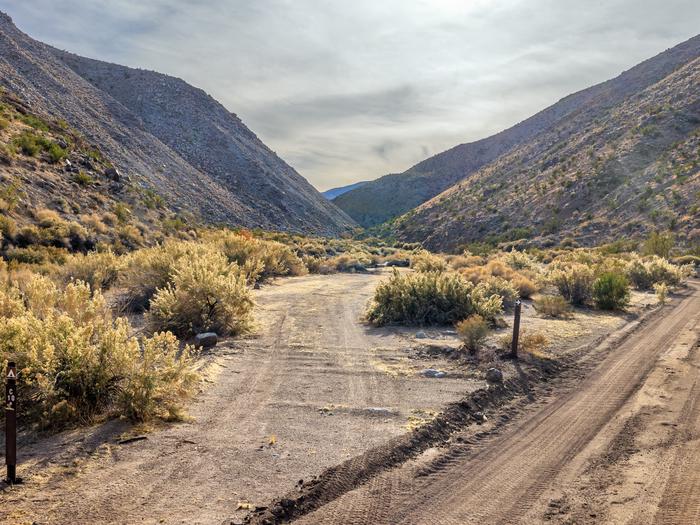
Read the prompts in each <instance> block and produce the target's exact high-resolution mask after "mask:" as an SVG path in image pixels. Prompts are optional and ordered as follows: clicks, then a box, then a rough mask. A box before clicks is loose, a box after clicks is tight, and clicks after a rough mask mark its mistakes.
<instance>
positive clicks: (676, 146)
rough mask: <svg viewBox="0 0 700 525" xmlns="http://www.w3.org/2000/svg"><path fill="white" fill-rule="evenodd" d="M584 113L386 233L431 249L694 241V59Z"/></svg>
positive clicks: (697, 134) (697, 122)
mask: <svg viewBox="0 0 700 525" xmlns="http://www.w3.org/2000/svg"><path fill="white" fill-rule="evenodd" d="M590 113H591V112H590V111H587V110H581V111H579V112H576V113H573V114H571V115H570V116H568V117H567V118H565V119H562V120H561V121H560V122H559V123H557V125H555V126H553V127H552V128H551V129H550V130H548V131H547V132H545V133H542V134H540V135H539V136H538V137H537V138H535V139H534V140H531V141H529V142H527V143H525V144H523V145H521V146H518V147H516V148H515V149H514V150H513V151H511V152H510V153H508V154H507V155H504V156H502V157H500V158H498V159H497V160H495V161H494V162H492V163H491V164H489V165H487V166H485V167H483V168H482V169H480V170H479V171H477V172H475V173H474V174H472V175H471V176H470V177H467V178H465V179H464V180H463V181H462V182H460V183H459V184H457V185H456V186H454V187H452V188H450V189H449V190H447V191H445V192H444V193H442V194H440V195H438V196H437V197H435V198H434V199H432V200H431V201H429V202H427V203H425V204H424V205H422V206H420V207H419V208H417V209H416V210H414V211H411V212H409V213H407V214H405V215H404V216H402V217H400V218H399V219H397V220H396V221H395V223H394V225H393V228H394V233H395V234H396V235H397V236H398V237H399V238H401V239H403V240H409V241H421V242H423V243H424V244H425V245H426V246H429V247H432V248H439V249H457V248H459V247H460V246H461V245H464V244H467V243H470V242H473V241H480V240H484V239H486V240H491V241H494V242H498V241H514V240H517V239H532V238H539V240H538V243H539V244H547V243H548V242H556V241H559V240H561V239H563V238H565V237H572V238H574V239H575V240H576V241H578V242H581V243H586V244H594V243H601V242H604V241H609V240H616V239H624V238H635V237H640V236H643V235H646V234H647V233H648V232H649V231H652V230H656V229H664V230H665V229H670V230H672V231H675V232H676V233H677V235H678V237H680V238H681V239H685V240H690V241H692V242H700V207H699V206H700V58H696V59H695V60H693V61H691V62H689V63H688V64H686V65H685V66H683V67H681V68H679V69H678V70H676V71H674V72H672V73H670V74H669V75H668V76H667V77H666V78H664V79H662V80H661V81H660V82H658V83H656V84H654V85H652V86H650V87H649V88H647V89H646V90H644V91H642V92H640V93H638V94H634V95H632V96H629V97H628V98H627V99H626V100H624V101H623V102H621V103H619V104H617V105H616V106H614V107H611V108H608V109H606V110H605V111H604V112H601V111H596V114H595V117H593V118H591V114H590ZM521 242H527V241H524V240H523V241H521Z"/></svg>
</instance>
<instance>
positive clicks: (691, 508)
mask: <svg viewBox="0 0 700 525" xmlns="http://www.w3.org/2000/svg"><path fill="white" fill-rule="evenodd" d="M699 354H700V352H698V348H697V346H696V347H695V348H694V349H693V351H692V354H691V358H692V359H693V362H692V365H693V368H694V372H695V380H694V382H693V385H692V387H691V389H690V392H689V394H688V400H687V401H686V403H685V406H684V407H683V412H682V413H683V416H682V417H681V418H680V419H679V421H678V426H679V427H680V428H679V429H678V431H677V434H676V436H675V439H674V441H675V442H676V443H678V445H679V447H678V450H677V451H676V454H675V458H674V461H673V464H672V466H671V474H670V477H669V479H668V482H667V483H666V490H665V491H664V494H663V497H662V499H661V502H660V504H659V510H658V512H657V513H656V516H655V520H654V522H655V523H657V524H659V525H696V524H698V523H700V453H699V450H700V379H699V378H698V375H700V359H698V355H699Z"/></svg>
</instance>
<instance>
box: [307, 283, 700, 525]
mask: <svg viewBox="0 0 700 525" xmlns="http://www.w3.org/2000/svg"><path fill="white" fill-rule="evenodd" d="M699 323H700V292H699V291H698V285H697V283H696V284H694V285H693V287H692V288H691V290H690V291H689V292H688V294H687V295H686V296H685V297H684V298H681V299H677V300H676V301H675V304H674V305H672V306H667V307H665V308H664V310H663V311H662V312H660V313H659V314H658V315H655V316H651V317H649V318H647V319H646V320H645V321H644V322H642V323H641V325H640V326H639V327H638V328H637V329H636V330H635V331H631V332H630V333H629V335H628V336H627V337H626V338H625V339H622V338H620V339H619V340H618V341H619V342H615V341H605V342H603V343H602V344H601V345H599V346H598V347H597V348H595V349H593V350H592V351H591V352H590V353H588V354H587V356H586V357H585V358H584V362H587V363H588V365H589V367H590V370H588V371H587V370H586V368H587V367H586V366H584V363H582V366H581V367H580V369H579V371H576V370H573V371H570V372H569V374H568V377H562V378H561V379H560V380H559V381H558V382H556V384H555V385H554V388H551V386H549V387H547V388H538V389H537V391H536V394H537V396H536V397H539V400H538V401H537V402H535V403H533V404H531V405H530V407H529V408H527V409H526V410H524V411H522V412H521V413H520V414H518V416H517V417H516V418H514V419H513V420H509V421H508V422H506V423H503V424H493V425H490V428H480V429H479V430H478V431H477V433H476V434H475V431H474V429H471V428H468V429H465V431H464V436H463V437H459V436H458V439H455V440H453V444H452V445H451V446H449V447H447V448H446V449H440V450H436V449H431V450H428V451H427V452H426V453H424V454H423V455H422V456H421V457H420V458H418V459H416V460H414V461H409V462H407V463H405V464H403V465H402V466H401V467H400V468H394V469H391V470H387V471H386V472H384V473H382V474H380V475H378V476H376V477H375V478H373V479H372V480H370V482H368V483H366V484H364V485H362V486H359V487H358V488H356V489H355V490H352V491H350V492H347V493H345V494H344V495H342V496H340V497H339V498H337V499H336V500H335V501H332V502H330V503H328V504H326V505H325V506H322V507H321V508H319V509H317V510H316V511H314V512H312V513H309V514H307V515H306V516H303V517H302V518H301V519H299V520H298V522H299V523H309V524H319V523H332V524H340V523H342V524H370V523H371V524H399V523H406V524H422V523H426V524H428V523H440V524H453V523H454V524H468V523H479V524H484V523H489V524H490V523H522V524H531V523H571V524H573V523H629V524H638V523H674V524H681V525H685V524H690V523H700V496H699V495H698V494H700V492H699V491H698V488H700V454H698V448H697V447H698V442H699V439H700V427H699V421H700V418H699V417H698V416H699V415H700V413H699V412H698V410H699V408H698V407H700V380H699V379H698V365H699V364H700V361H698V349H697V342H698V338H699V336H700V324H699ZM620 337H622V336H620ZM490 415H491V416H492V420H493V421H497V416H498V414H490ZM507 419H509V418H507Z"/></svg>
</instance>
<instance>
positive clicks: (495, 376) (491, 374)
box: [486, 368, 503, 383]
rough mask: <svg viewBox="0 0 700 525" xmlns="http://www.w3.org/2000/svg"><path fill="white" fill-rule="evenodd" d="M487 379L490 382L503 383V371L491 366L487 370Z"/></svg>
mask: <svg viewBox="0 0 700 525" xmlns="http://www.w3.org/2000/svg"><path fill="white" fill-rule="evenodd" d="M486 381H488V382H489V383H503V372H501V371H500V370H499V369H498V368H489V369H488V370H487V371H486Z"/></svg>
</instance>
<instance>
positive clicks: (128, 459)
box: [0, 274, 479, 525]
mask: <svg viewBox="0 0 700 525" xmlns="http://www.w3.org/2000/svg"><path fill="white" fill-rule="evenodd" d="M381 278H382V275H381V274H378V275H349V274H338V275H333V276H304V277H298V278H290V279H284V280H280V281H278V282H275V283H273V284H270V285H267V286H264V287H263V288H262V289H261V290H259V291H256V292H255V294H256V300H257V302H258V305H257V307H256V311H255V316H256V319H257V322H258V324H259V327H258V334H257V335H256V336H255V337H250V338H246V339H237V340H232V341H224V342H222V344H220V345H219V347H217V348H216V349H214V351H213V353H212V358H211V359H212V365H211V367H210V370H211V371H216V373H215V374H213V375H212V376H211V377H210V379H209V382H210V385H209V386H207V387H206V388H205V390H204V391H203V392H202V393H201V394H200V395H198V396H197V398H196V400H195V401H194V403H193V404H192V406H191V407H190V410H189V412H190V414H191V415H192V416H193V420H192V421H189V422H185V423H180V424H177V425H173V426H166V427H165V428H162V429H160V430H155V431H153V432H150V433H148V434H147V436H148V439H147V440H143V441H139V442H136V443H133V444H129V445H124V446H119V445H116V444H115V443H114V434H111V435H110V436H111V437H110V438H108V441H106V444H105V445H103V447H102V448H99V450H98V452H97V453H94V454H93V453H89V454H90V455H89V456H86V457H84V458H82V459H81V461H80V464H79V465H76V466H75V468H72V467H70V468H68V469H67V468H66V467H68V463H67V462H69V461H71V460H72V459H71V456H70V455H65V454H59V453H57V452H56V451H58V450H60V448H61V443H60V441H61V440H66V439H75V438H80V436H81V435H82V434H81V432H80V431H76V432H75V433H73V434H71V435H70V436H68V435H66V436H61V435H58V436H54V437H51V438H48V440H47V441H43V439H44V438H41V439H39V440H38V442H37V443H36V444H35V445H33V447H32V448H33V451H32V452H30V451H29V449H23V451H22V452H23V453H24V454H26V455H25V457H27V456H28V455H29V454H30V453H31V454H34V455H35V456H34V457H36V458H39V460H38V461H35V464H37V465H39V464H41V465H42V467H41V472H36V476H34V475H33V473H32V472H28V473H22V475H24V476H26V479H27V480H28V482H27V484H25V485H24V486H23V487H22V488H21V490H17V491H12V492H11V493H7V494H0V522H3V520H4V519H6V514H5V511H4V509H5V508H7V507H8V506H9V505H12V507H13V508H14V509H16V510H17V511H18V512H21V515H22V516H26V519H25V520H23V521H26V522H29V523H31V522H32V521H35V522H37V523H38V524H41V525H46V524H54V523H55V524H67V523H70V524H71V525H74V524H90V525H92V524H107V523H109V524H132V523H149V524H150V523H153V524H155V523H168V524H171V523H186V524H188V525H189V524H198V523H201V524H211V523H221V522H222V521H224V520H226V519H228V518H231V517H233V516H239V517H240V516H241V515H242V514H244V513H245V512H246V510H240V511H238V512H237V511H236V509H237V506H238V503H239V502H246V501H248V502H250V503H251V504H253V505H256V504H260V503H262V502H264V501H268V500H269V499H270V498H272V497H273V496H274V494H275V493H276V492H277V491H279V490H285V491H286V490H291V489H292V488H293V487H294V486H295V485H296V484H297V481H298V480H299V479H300V478H306V479H308V478H310V477H312V475H313V474H314V473H317V472H320V471H323V470H324V469H325V468H328V467H329V466H332V465H334V464H337V463H339V462H342V461H344V460H345V459H347V458H349V457H354V456H357V455H359V454H360V453H361V452H362V451H364V450H366V449H367V448H370V447H373V446H377V445H379V444H380V443H383V442H385V441H387V440H388V439H391V438H392V436H397V435H400V434H404V433H405V428H404V425H405V423H406V419H407V417H408V415H409V414H410V413H411V411H412V410H414V409H421V410H439V409H440V408H442V407H443V406H444V405H446V404H447V403H450V402H453V401H455V400H457V399H459V398H460V397H461V396H462V395H463V393H464V392H465V391H469V390H473V389H474V388H475V385H478V384H479V383H478V382H476V381H474V380H471V379H467V378H449V379H445V380H441V381H434V380H430V379H425V378H422V377H420V376H419V375H418V374H416V373H413V374H410V375H407V376H400V377H392V376H389V375H387V374H386V373H385V372H383V371H381V370H379V369H377V368H375V367H374V366H373V365H372V364H371V362H372V359H371V358H372V357H373V355H374V353H373V352H374V351H375V350H374V349H376V348H382V349H384V350H386V353H387V355H388V356H398V355H402V353H403V351H404V349H405V347H406V344H407V342H406V339H405V338H402V337H399V336H397V335H396V334H395V333H394V332H393V331H392V330H390V329H370V328H368V327H365V326H364V325H363V324H362V323H361V322H360V314H361V313H362V311H363V310H364V308H365V305H366V303H367V301H368V299H369V298H370V297H371V295H372V293H373V290H374V287H375V286H376V284H377V282H378V281H379V280H380V279H381ZM324 407H329V409H328V410H325V409H324ZM374 407H378V408H379V409H376V408H374ZM83 434H85V432H83ZM272 436H275V438H276V439H275V440H274V441H275V444H274V445H272V444H270V442H271V441H273V440H272V439H271V437H272ZM71 446H72V444H71ZM96 447H97V445H96ZM57 460H58V461H59V462H60V464H61V465H60V467H58V468H55V469H54V470H53V471H52V473H51V474H50V475H47V474H45V472H46V465H56V462H57ZM280 488H281V489H280ZM6 503H7V506H6ZM18 515H19V514H18ZM9 522H10V523H12V522H13V521H12V520H10V521H9Z"/></svg>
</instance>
